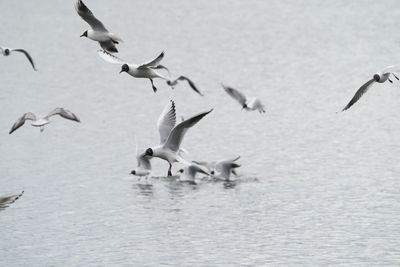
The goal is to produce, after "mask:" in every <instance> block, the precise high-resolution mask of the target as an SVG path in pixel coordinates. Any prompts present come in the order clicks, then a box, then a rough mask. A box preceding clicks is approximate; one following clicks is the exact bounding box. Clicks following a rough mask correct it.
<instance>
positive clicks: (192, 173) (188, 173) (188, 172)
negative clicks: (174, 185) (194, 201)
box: [178, 164, 209, 184]
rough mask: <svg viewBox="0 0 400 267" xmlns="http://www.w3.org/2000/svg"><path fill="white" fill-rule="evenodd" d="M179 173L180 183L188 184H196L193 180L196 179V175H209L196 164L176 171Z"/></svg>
mask: <svg viewBox="0 0 400 267" xmlns="http://www.w3.org/2000/svg"><path fill="white" fill-rule="evenodd" d="M178 172H179V173H181V175H180V177H179V179H180V180H181V181H182V182H189V183H191V184H196V182H195V178H196V174H197V173H198V172H199V173H203V174H205V175H209V174H208V173H207V172H205V171H204V170H203V169H202V168H201V167H200V166H199V165H197V164H190V165H186V166H185V167H183V169H180V170H179V171H178Z"/></svg>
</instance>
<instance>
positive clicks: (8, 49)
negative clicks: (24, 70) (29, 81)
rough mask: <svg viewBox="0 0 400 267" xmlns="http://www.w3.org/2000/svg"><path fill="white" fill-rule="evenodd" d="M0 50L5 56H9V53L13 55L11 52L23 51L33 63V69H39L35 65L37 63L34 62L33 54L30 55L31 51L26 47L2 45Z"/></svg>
mask: <svg viewBox="0 0 400 267" xmlns="http://www.w3.org/2000/svg"><path fill="white" fill-rule="evenodd" d="M0 52H1V53H2V54H3V56H9V55H11V52H21V53H23V54H24V55H25V56H26V58H27V59H28V60H29V62H30V63H31V65H32V67H33V69H34V70H35V71H37V69H36V67H35V63H34V62H33V59H32V57H31V55H29V53H28V52H27V51H25V50H24V49H21V48H8V47H0Z"/></svg>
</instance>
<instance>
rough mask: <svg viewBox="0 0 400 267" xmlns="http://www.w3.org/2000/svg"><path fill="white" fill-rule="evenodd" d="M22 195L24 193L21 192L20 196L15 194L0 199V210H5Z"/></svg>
mask: <svg viewBox="0 0 400 267" xmlns="http://www.w3.org/2000/svg"><path fill="white" fill-rule="evenodd" d="M23 194H24V191H22V192H21V193H20V194H17V195H9V196H3V197H0V210H4V209H5V208H7V207H8V206H9V205H10V204H12V203H14V202H15V201H16V200H17V199H18V198H20V197H21V196H22V195H23Z"/></svg>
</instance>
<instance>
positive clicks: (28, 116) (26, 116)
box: [9, 108, 81, 134]
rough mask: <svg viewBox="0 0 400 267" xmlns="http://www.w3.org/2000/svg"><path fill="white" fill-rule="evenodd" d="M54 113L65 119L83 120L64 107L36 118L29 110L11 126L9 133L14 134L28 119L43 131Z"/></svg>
mask: <svg viewBox="0 0 400 267" xmlns="http://www.w3.org/2000/svg"><path fill="white" fill-rule="evenodd" d="M54 115H60V116H61V117H63V118H64V119H68V120H72V121H76V122H81V121H80V120H79V118H78V117H77V116H76V115H75V114H74V113H72V112H71V111H69V110H67V109H64V108H55V109H54V110H53V111H51V112H50V113H49V114H48V115H47V116H46V117H44V118H39V119H38V118H36V115H35V114H33V113H32V112H27V113H25V114H24V115H22V117H21V118H19V119H18V120H17V122H16V123H14V125H13V126H12V127H11V130H10V132H9V134H12V133H13V132H14V131H15V130H17V129H18V128H19V127H21V126H22V125H24V123H25V121H26V120H31V121H32V123H31V125H32V126H34V127H40V131H41V132H43V130H44V126H45V125H46V124H48V123H50V120H49V119H50V117H51V116H54Z"/></svg>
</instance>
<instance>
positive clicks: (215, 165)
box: [192, 156, 240, 176]
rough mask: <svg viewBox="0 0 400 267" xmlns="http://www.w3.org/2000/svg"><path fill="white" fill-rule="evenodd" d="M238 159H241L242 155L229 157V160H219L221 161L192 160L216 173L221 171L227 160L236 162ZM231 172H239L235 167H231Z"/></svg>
mask: <svg viewBox="0 0 400 267" xmlns="http://www.w3.org/2000/svg"><path fill="white" fill-rule="evenodd" d="M238 159H240V156H237V157H236V158H234V159H228V160H219V161H192V162H193V163H195V164H197V165H200V166H203V167H205V168H206V169H207V171H208V172H209V173H213V174H214V173H215V172H216V171H220V170H221V166H222V165H223V164H224V163H225V162H235V161H237V160H238ZM231 172H232V173H233V174H234V175H236V176H237V173H236V171H235V169H234V168H233V169H231Z"/></svg>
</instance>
